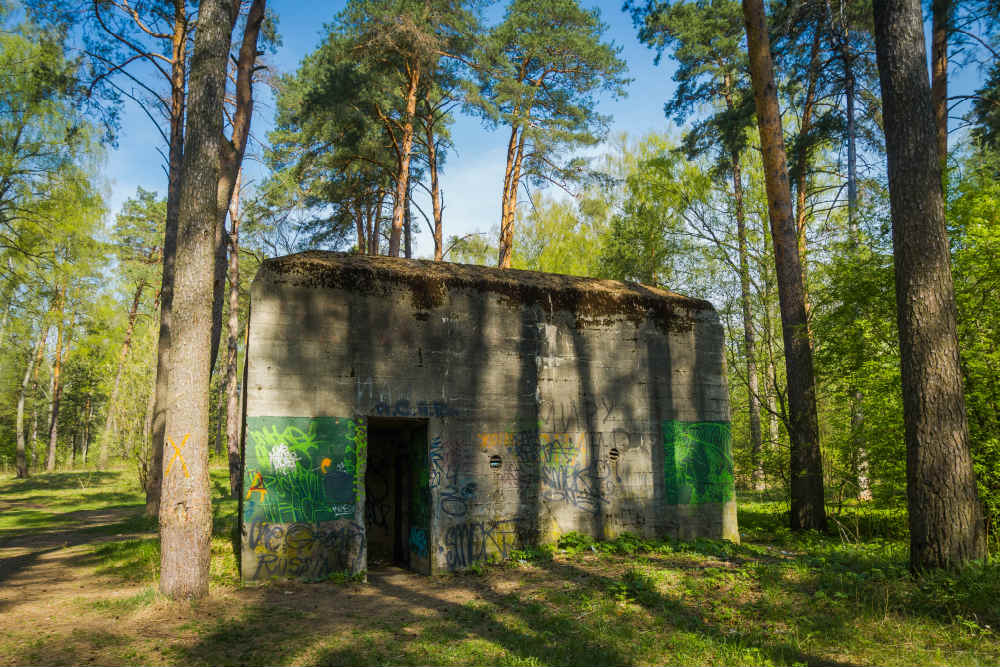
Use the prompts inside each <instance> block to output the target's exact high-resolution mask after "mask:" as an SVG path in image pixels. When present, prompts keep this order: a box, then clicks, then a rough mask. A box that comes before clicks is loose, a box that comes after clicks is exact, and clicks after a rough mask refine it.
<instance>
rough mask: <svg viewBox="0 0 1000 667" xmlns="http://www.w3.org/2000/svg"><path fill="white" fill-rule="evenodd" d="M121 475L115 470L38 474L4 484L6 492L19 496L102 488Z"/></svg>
mask: <svg viewBox="0 0 1000 667" xmlns="http://www.w3.org/2000/svg"><path fill="white" fill-rule="evenodd" d="M121 475H122V473H121V472H117V471H113V470H111V471H104V472H98V471H96V470H78V471H72V472H46V473H36V474H34V475H32V476H31V477H28V478H27V479H16V478H15V479H10V480H8V481H6V482H4V490H5V491H6V492H7V493H10V494H19V493H24V492H26V491H35V490H39V491H55V490H58V489H79V488H86V487H89V486H102V485H104V484H108V483H110V482H111V481H112V480H114V479H115V478H118V477H120V476H121Z"/></svg>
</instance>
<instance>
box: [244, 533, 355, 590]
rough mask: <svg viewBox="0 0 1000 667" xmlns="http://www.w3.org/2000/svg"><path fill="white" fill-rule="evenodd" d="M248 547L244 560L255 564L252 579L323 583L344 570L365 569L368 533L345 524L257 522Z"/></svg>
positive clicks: (247, 543)
mask: <svg viewBox="0 0 1000 667" xmlns="http://www.w3.org/2000/svg"><path fill="white" fill-rule="evenodd" d="M246 546H247V547H248V549H247V550H245V551H244V554H245V556H244V557H245V558H246V557H248V556H249V557H250V558H252V560H253V563H252V567H253V574H252V576H251V578H252V579H269V578H274V577H299V578H305V579H322V578H325V577H328V576H330V575H331V574H333V573H334V572H338V571H342V570H344V569H349V570H351V571H352V572H357V571H359V570H360V569H361V558H362V556H363V554H364V547H365V531H364V528H363V527H362V526H360V525H358V524H357V523H354V522H353V521H343V520H342V521H336V522H331V523H326V524H309V523H289V524H278V523H269V522H267V521H253V522H251V523H250V525H249V528H248V531H247V535H246ZM247 565H248V563H247V562H246V561H244V566H245V567H246V566H247Z"/></svg>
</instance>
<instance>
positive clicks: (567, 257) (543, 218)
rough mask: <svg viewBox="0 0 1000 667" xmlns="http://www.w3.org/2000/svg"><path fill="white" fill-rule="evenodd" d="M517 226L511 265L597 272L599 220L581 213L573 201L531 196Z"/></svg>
mask: <svg viewBox="0 0 1000 667" xmlns="http://www.w3.org/2000/svg"><path fill="white" fill-rule="evenodd" d="M516 229H517V231H516V238H517V241H516V242H515V244H514V254H513V257H512V259H511V266H513V267H514V268H516V269H528V270H531V271H546V272H549V273H563V274H568V275H574V276H593V275H596V274H597V273H598V270H599V267H598V265H597V258H598V256H599V253H600V241H601V238H600V237H601V234H602V232H603V226H602V225H601V220H600V219H595V218H593V217H590V216H586V215H583V214H582V212H581V211H580V209H579V208H578V206H577V205H576V204H575V202H573V201H566V200H563V201H560V200H555V199H550V198H547V197H545V196H544V195H539V196H536V197H533V198H532V206H531V209H530V211H529V212H528V213H527V214H524V215H522V216H521V219H520V220H519V221H518V225H517V228H516Z"/></svg>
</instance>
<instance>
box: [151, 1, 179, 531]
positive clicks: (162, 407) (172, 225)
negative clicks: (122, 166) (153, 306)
mask: <svg viewBox="0 0 1000 667" xmlns="http://www.w3.org/2000/svg"><path fill="white" fill-rule="evenodd" d="M172 41H173V57H172V64H171V69H170V88H171V95H170V148H169V156H168V158H169V159H168V161H169V169H168V177H167V218H166V228H165V229H164V235H163V279H162V281H161V284H160V331H159V334H158V338H157V347H156V383H155V385H154V386H155V389H154V392H155V407H154V408H153V428H152V445H151V447H150V454H151V459H152V460H151V461H150V464H149V477H148V478H147V480H146V516H149V517H153V516H159V514H160V491H161V489H160V486H161V480H162V477H163V448H164V445H165V442H164V429H165V428H166V418H167V391H168V385H169V379H170V378H169V374H170V326H171V313H172V311H173V302H174V263H175V258H176V255H177V214H178V210H179V208H180V193H181V170H182V169H183V167H184V165H183V160H184V110H185V107H186V104H187V98H186V88H185V81H186V77H187V53H186V51H187V15H186V13H185V3H184V2H181V1H176V2H175V3H174V35H173V40H172Z"/></svg>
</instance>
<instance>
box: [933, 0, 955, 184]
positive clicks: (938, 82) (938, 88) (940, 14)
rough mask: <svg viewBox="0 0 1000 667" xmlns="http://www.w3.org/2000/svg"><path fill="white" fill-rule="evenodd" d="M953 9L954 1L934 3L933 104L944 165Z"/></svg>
mask: <svg viewBox="0 0 1000 667" xmlns="http://www.w3.org/2000/svg"><path fill="white" fill-rule="evenodd" d="M952 8H953V5H952V0H933V1H932V2H931V104H932V105H933V107H934V126H935V129H936V131H937V133H936V138H937V150H938V159H939V160H941V162H942V167H943V165H944V163H945V161H946V160H947V159H948V31H949V30H950V29H951V13H952Z"/></svg>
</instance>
